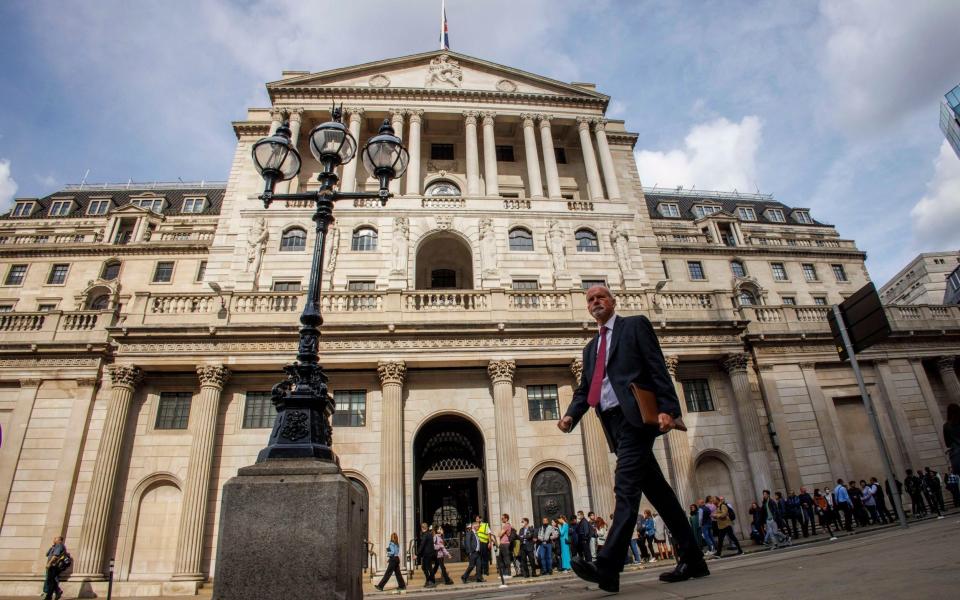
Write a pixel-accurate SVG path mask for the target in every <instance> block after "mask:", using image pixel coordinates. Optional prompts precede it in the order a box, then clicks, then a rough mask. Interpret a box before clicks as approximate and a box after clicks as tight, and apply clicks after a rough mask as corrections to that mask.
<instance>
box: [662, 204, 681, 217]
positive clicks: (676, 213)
mask: <svg viewBox="0 0 960 600" xmlns="http://www.w3.org/2000/svg"><path fill="white" fill-rule="evenodd" d="M657 207H658V208H659V209H660V214H661V215H663V216H665V217H675V218H679V217H680V205H679V204H676V203H674V202H661V203H660V204H659V205H658V206H657Z"/></svg>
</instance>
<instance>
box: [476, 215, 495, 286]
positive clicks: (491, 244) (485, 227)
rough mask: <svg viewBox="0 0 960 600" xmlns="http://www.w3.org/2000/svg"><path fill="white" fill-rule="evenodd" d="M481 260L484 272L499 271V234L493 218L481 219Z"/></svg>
mask: <svg viewBox="0 0 960 600" xmlns="http://www.w3.org/2000/svg"><path fill="white" fill-rule="evenodd" d="M480 261H481V262H482V263H483V272H484V273H496V272H497V235H496V233H495V232H494V231H493V219H489V218H487V219H480Z"/></svg>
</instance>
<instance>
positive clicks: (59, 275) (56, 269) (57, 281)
mask: <svg viewBox="0 0 960 600" xmlns="http://www.w3.org/2000/svg"><path fill="white" fill-rule="evenodd" d="M69 270H70V265H67V264H58V265H53V267H51V268H50V275H49V276H48V277H47V284H49V285H62V284H63V282H65V281H66V280H67V271H69Z"/></svg>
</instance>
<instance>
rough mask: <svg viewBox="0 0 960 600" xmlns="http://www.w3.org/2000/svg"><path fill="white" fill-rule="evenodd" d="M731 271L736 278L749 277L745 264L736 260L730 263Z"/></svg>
mask: <svg viewBox="0 0 960 600" xmlns="http://www.w3.org/2000/svg"><path fill="white" fill-rule="evenodd" d="M730 271H731V272H732V273H733V276H734V277H746V276H747V269H746V268H744V266H743V263H742V262H740V261H739V260H735V261H732V262H731V263H730Z"/></svg>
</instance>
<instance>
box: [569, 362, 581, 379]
mask: <svg viewBox="0 0 960 600" xmlns="http://www.w3.org/2000/svg"><path fill="white" fill-rule="evenodd" d="M570 372H571V373H573V378H574V379H575V380H576V382H577V385H580V379H581V378H582V377H583V359H582V358H575V359H573V360H572V361H571V362H570Z"/></svg>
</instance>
